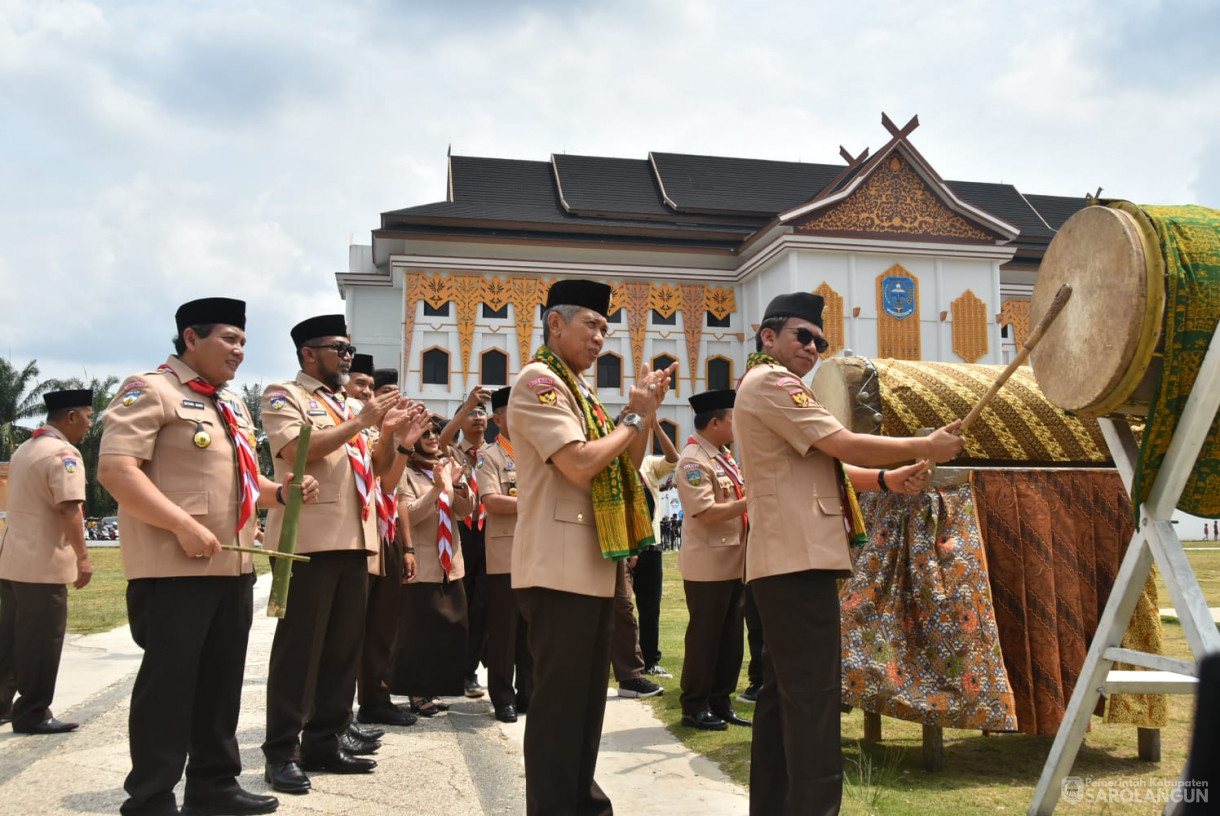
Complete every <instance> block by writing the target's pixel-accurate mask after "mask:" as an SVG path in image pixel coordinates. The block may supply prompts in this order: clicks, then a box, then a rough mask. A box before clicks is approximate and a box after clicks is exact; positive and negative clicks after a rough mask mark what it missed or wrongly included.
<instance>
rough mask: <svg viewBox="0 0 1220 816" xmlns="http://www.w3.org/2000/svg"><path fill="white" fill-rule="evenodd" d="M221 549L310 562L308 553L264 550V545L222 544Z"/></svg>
mask: <svg viewBox="0 0 1220 816" xmlns="http://www.w3.org/2000/svg"><path fill="white" fill-rule="evenodd" d="M220 549H222V550H228V551H229V552H244V553H253V554H255V555H265V556H267V557H268V558H287V559H288V560H289V561H305V562H306V563H308V562H309V556H308V555H297V554H296V553H286V552H283V553H282V552H276V551H275V550H264V549H263V548H262V547H238V546H237V545H235V544H221V545H220Z"/></svg>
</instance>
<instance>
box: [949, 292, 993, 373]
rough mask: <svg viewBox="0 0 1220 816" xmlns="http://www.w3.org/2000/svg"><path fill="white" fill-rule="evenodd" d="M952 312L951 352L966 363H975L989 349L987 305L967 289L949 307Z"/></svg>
mask: <svg viewBox="0 0 1220 816" xmlns="http://www.w3.org/2000/svg"><path fill="white" fill-rule="evenodd" d="M950 309H951V310H952V312H953V351H954V353H955V354H957V356H958V357H961V358H962V359H963V360H965V361H966V362H967V363H977V362H978V361H979V359H980V358H982V357H983V356H984V355H985V354H986V353H987V351H988V350H989V348H990V344H989V343H988V331H987V304H986V303H984V302H983V301H981V300H979V299H978V297H977V296H976V295H975V294H974V292H972V291H970V290H969V289H967V290H966V291H965V292H963V293H962V295H961V297H959V298H958V299H957V300H955V301H953V303H952V304H951V305H950Z"/></svg>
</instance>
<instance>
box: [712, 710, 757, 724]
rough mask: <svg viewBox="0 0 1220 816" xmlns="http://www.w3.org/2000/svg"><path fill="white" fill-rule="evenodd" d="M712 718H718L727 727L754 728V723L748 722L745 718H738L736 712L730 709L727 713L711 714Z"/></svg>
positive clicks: (716, 712)
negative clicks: (727, 725) (726, 724)
mask: <svg viewBox="0 0 1220 816" xmlns="http://www.w3.org/2000/svg"><path fill="white" fill-rule="evenodd" d="M712 716H713V717H719V718H720V719H722V720H724V721H725V722H726V723H728V724H729V725H740V726H741V727H742V728H753V727H754V723H752V722H750V721H749V720H747V719H746V718H745V717H738V716H737V712H736V711H734V710H733V709H731V708H730V709H729V710H728V711H715V712H713V713H712Z"/></svg>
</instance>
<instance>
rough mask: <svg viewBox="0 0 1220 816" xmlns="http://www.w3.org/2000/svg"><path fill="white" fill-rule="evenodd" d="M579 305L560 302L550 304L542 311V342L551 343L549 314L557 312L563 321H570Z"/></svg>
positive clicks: (578, 309)
mask: <svg viewBox="0 0 1220 816" xmlns="http://www.w3.org/2000/svg"><path fill="white" fill-rule="evenodd" d="M580 308H581V307H579V306H577V305H575V304H572V303H560V304H558V305H557V306H552V307H551V308H549V309H547V310H546V311H545V312H543V313H542V342H543V343H544V344H546V345H550V343H551V326H550V321H549V318H550V316H551V314H557V315H559V316H560V317H562V318H563V322H564V323H571V322H572V318H574V317H576V313H577V312H578V311H580Z"/></svg>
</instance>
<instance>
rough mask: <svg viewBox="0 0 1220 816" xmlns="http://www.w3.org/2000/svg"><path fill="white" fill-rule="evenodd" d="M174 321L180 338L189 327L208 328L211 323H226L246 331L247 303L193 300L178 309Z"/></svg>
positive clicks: (223, 299) (209, 299)
mask: <svg viewBox="0 0 1220 816" xmlns="http://www.w3.org/2000/svg"><path fill="white" fill-rule="evenodd" d="M174 321H175V322H176V323H177V324H178V335H179V336H182V332H183V331H185V330H186V329H187V327H189V326H206V325H208V324H210V323H224V324H225V325H226V326H236V327H237V328H239V329H241V330H242V331H245V330H246V302H245V301H244V300H234V299H233V298H223V297H214V298H200V299H199V300H192V301H190V302H189V303H183V304H182V305H181V306H179V307H178V311H177V312H175V313H174Z"/></svg>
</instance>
